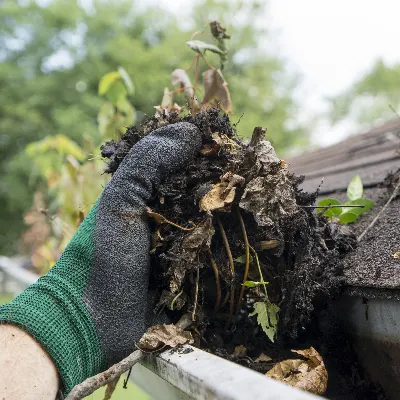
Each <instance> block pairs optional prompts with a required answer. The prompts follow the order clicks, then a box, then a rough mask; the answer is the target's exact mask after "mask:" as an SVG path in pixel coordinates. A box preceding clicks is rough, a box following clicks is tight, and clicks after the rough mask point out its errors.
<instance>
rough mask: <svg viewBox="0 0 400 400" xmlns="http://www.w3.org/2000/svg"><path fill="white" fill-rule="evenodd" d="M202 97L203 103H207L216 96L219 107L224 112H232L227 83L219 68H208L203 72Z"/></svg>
mask: <svg viewBox="0 0 400 400" xmlns="http://www.w3.org/2000/svg"><path fill="white" fill-rule="evenodd" d="M203 85H204V98H203V104H206V103H209V102H210V101H211V100H212V99H214V98H217V99H218V100H219V101H220V105H221V108H222V109H223V110H224V111H225V112H226V113H228V114H229V113H231V112H232V101H231V95H230V93H229V89H228V84H227V82H226V81H225V79H224V77H223V75H222V72H221V71H220V70H219V69H215V68H212V69H209V70H207V71H205V72H203Z"/></svg>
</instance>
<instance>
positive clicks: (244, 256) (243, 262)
mask: <svg viewBox="0 0 400 400" xmlns="http://www.w3.org/2000/svg"><path fill="white" fill-rule="evenodd" d="M234 261H235V262H238V263H240V264H246V254H242V255H241V256H240V257H238V258H235V259H234ZM250 262H253V257H252V256H251V254H250Z"/></svg>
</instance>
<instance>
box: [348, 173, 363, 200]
mask: <svg viewBox="0 0 400 400" xmlns="http://www.w3.org/2000/svg"><path fill="white" fill-rule="evenodd" d="M362 195H363V183H362V180H361V177H360V175H356V176H355V177H354V178H353V179H352V180H351V181H350V183H349V186H347V197H348V199H349V200H357V199H360V198H361V197H362Z"/></svg>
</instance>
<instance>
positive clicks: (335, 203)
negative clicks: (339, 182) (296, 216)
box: [317, 197, 342, 218]
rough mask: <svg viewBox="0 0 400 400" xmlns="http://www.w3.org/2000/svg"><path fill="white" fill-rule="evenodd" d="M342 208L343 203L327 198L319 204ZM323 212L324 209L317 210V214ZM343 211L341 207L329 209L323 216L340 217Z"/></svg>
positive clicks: (318, 204)
mask: <svg viewBox="0 0 400 400" xmlns="http://www.w3.org/2000/svg"><path fill="white" fill-rule="evenodd" d="M329 205H331V206H340V205H342V203H341V202H340V201H339V200H337V199H334V198H332V197H327V198H326V199H323V200H320V201H319V202H318V203H317V206H329ZM322 210H323V208H317V212H321V211H322ZM341 212H342V209H341V208H340V207H337V208H336V207H333V208H328V209H327V210H326V211H325V212H324V214H323V215H325V217H330V218H331V217H334V216H335V215H339V214H341Z"/></svg>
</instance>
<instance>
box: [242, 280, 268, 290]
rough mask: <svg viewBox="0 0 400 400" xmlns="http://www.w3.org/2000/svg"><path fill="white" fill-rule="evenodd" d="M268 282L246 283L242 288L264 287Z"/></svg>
mask: <svg viewBox="0 0 400 400" xmlns="http://www.w3.org/2000/svg"><path fill="white" fill-rule="evenodd" d="M268 283H269V282H255V281H246V282H245V283H243V286H245V287H252V288H253V287H257V286H261V285H262V286H264V285H268Z"/></svg>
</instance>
